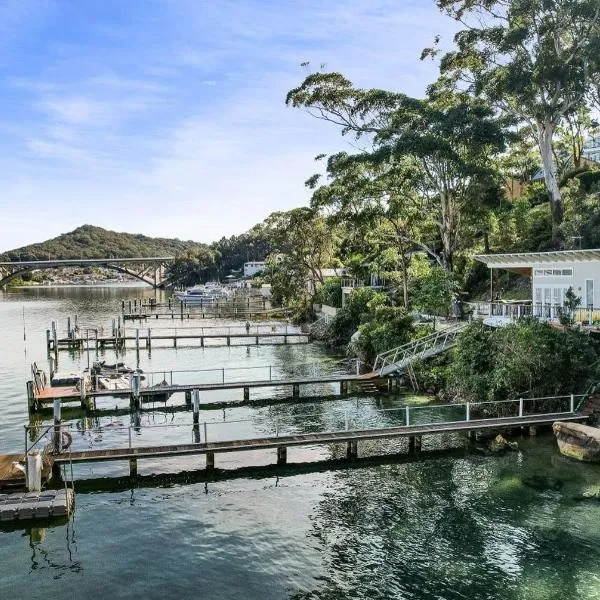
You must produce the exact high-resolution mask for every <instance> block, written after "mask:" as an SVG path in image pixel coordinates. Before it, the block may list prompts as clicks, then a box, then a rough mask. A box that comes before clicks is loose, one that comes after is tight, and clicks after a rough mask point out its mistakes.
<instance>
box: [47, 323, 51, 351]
mask: <svg viewBox="0 0 600 600" xmlns="http://www.w3.org/2000/svg"><path fill="white" fill-rule="evenodd" d="M50 349H51V348H50V330H49V329H46V350H47V351H48V353H50Z"/></svg>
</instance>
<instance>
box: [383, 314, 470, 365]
mask: <svg viewBox="0 0 600 600" xmlns="http://www.w3.org/2000/svg"><path fill="white" fill-rule="evenodd" d="M464 326H465V324H464V323H457V324H454V325H451V326H450V327H447V328H445V329H440V330H439V331H436V332H435V333H432V334H431V335H428V336H426V337H423V338H421V339H418V340H414V341H412V342H409V343H408V344H403V345H402V346H398V347H397V348H392V349H391V350H388V351H387V352H383V353H381V354H379V355H378V356H377V358H376V359H375V364H374V365H373V372H374V373H378V374H379V375H386V374H388V373H387V371H388V370H392V369H393V367H395V368H396V369H397V370H401V369H402V368H404V367H406V366H407V365H408V364H411V363H413V362H415V361H417V360H421V359H423V358H427V357H428V356H433V355H434V354H439V353H440V352H443V351H444V350H447V349H448V348H451V347H452V346H453V345H454V342H455V339H456V336H457V334H458V332H459V331H460V330H461V329H462V328H463V327H464Z"/></svg>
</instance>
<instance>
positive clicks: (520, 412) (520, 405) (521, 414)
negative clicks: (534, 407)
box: [519, 398, 523, 417]
mask: <svg viewBox="0 0 600 600" xmlns="http://www.w3.org/2000/svg"><path fill="white" fill-rule="evenodd" d="M519 416H520V417H522V416H523V398H519Z"/></svg>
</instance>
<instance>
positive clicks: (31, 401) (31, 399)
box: [26, 381, 35, 411]
mask: <svg viewBox="0 0 600 600" xmlns="http://www.w3.org/2000/svg"><path fill="white" fill-rule="evenodd" d="M26 385H27V406H28V407H29V410H30V411H32V410H35V394H34V393H33V381H28V382H27V384H26Z"/></svg>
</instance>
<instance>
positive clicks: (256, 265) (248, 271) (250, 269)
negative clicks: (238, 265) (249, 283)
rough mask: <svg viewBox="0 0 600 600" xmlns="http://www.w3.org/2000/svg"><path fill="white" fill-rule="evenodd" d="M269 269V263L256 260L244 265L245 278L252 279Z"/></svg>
mask: <svg viewBox="0 0 600 600" xmlns="http://www.w3.org/2000/svg"><path fill="white" fill-rule="evenodd" d="M266 268H267V263H266V262H265V261H264V260H255V261H252V262H246V263H244V277H252V276H253V275H256V274H257V273H260V272H261V271H264V270H265V269H266Z"/></svg>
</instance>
